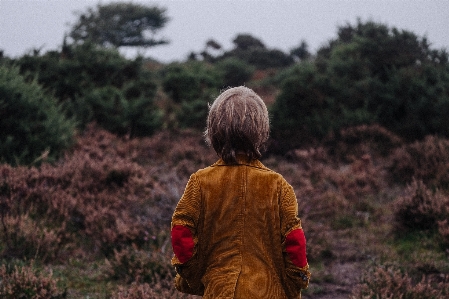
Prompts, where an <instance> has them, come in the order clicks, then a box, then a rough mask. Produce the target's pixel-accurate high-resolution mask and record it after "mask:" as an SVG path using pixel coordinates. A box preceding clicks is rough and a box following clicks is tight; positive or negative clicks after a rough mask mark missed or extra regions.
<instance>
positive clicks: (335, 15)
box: [0, 0, 449, 62]
mask: <svg viewBox="0 0 449 299" xmlns="http://www.w3.org/2000/svg"><path fill="white" fill-rule="evenodd" d="M108 2H111V1H108V0H102V1H93V0H91V1H89V0H0V49H2V50H4V53H5V55H7V56H9V57H17V56H21V55H23V54H25V53H27V52H29V51H30V50H32V49H34V48H41V47H42V49H43V51H47V50H55V49H59V47H60V46H61V45H62V40H63V37H64V33H65V32H68V30H69V28H70V27H69V26H68V23H73V22H75V21H76V19H77V17H76V15H74V11H85V10H86V8H87V7H89V6H91V7H94V6H96V4H97V3H102V4H105V3H108ZM121 2H126V1H121ZM133 2H134V3H143V4H148V5H153V4H155V5H159V6H161V7H165V8H167V13H168V15H169V17H170V18H171V20H170V22H169V23H168V24H167V26H166V27H165V28H164V29H162V30H161V31H160V33H159V35H160V36H163V37H166V38H168V39H169V40H170V41H171V42H170V44H169V45H166V46H158V47H155V48H150V49H147V50H146V51H145V52H144V54H145V55H146V56H151V57H154V58H156V59H158V60H160V61H163V62H171V61H175V60H184V59H185V58H186V56H187V55H188V53H190V52H191V51H195V52H199V51H201V50H202V49H203V48H204V45H205V42H206V41H207V40H208V39H210V38H212V39H214V40H216V41H217V42H219V43H220V44H221V45H222V46H223V47H224V48H225V49H231V48H232V40H233V38H234V37H235V36H236V35H237V34H238V33H249V34H251V35H253V36H254V37H257V38H259V39H260V40H261V41H262V42H264V43H265V45H266V46H267V47H269V48H278V49H280V50H283V51H286V52H287V51H289V50H290V49H292V48H294V47H295V46H297V45H299V43H300V41H301V40H305V41H306V42H307V43H308V44H309V46H310V50H311V51H312V52H315V51H316V50H317V49H318V48H319V47H320V46H322V45H323V44H325V43H326V42H327V41H328V40H329V39H331V38H334V37H335V36H336V31H337V27H338V26H339V25H344V24H345V23H347V22H349V23H351V24H355V22H356V20H357V18H358V17H360V18H361V20H362V21H367V20H372V21H375V22H380V23H384V24H387V25H388V26H390V27H396V28H398V29H405V30H409V31H412V32H414V33H415V34H417V35H418V36H427V38H428V40H429V42H431V43H432V48H436V49H441V48H446V49H448V50H449V0H427V1H418V0H315V1H309V0H296V1H293V0H276V1H275V0H271V1H268V0H259V1H258V0H252V1H250V0H240V1H237V0H209V1H204V0H171V1H143V0H134V1H133Z"/></svg>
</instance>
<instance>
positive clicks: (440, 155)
mask: <svg viewBox="0 0 449 299" xmlns="http://www.w3.org/2000/svg"><path fill="white" fill-rule="evenodd" d="M389 168H390V172H391V174H392V176H393V178H394V179H395V180H396V181H399V182H402V183H407V182H410V181H411V180H412V178H416V179H417V180H422V181H423V182H424V183H425V184H426V185H428V186H430V187H432V188H443V189H448V188H449V140H447V139H443V138H439V137H437V136H427V137H426V138H425V139H424V140H422V141H416V142H414V143H412V144H406V145H404V146H402V147H400V148H397V149H396V150H395V151H394V152H393V154H392V156H391V165H390V167H389Z"/></svg>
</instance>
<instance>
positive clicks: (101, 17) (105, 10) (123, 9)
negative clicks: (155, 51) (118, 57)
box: [69, 2, 169, 47]
mask: <svg viewBox="0 0 449 299" xmlns="http://www.w3.org/2000/svg"><path fill="white" fill-rule="evenodd" d="M78 17H79V18H78V21H77V22H76V23H75V24H73V25H72V28H71V31H70V34H69V36H70V37H71V38H72V39H73V40H74V42H75V43H84V42H91V43H94V44H98V45H101V46H112V47H123V46H130V47H152V46H156V45H162V44H166V43H168V41H167V40H164V39H156V38H155V35H156V33H157V32H158V31H159V30H161V29H162V28H163V27H164V26H165V24H166V23H167V22H168V20H169V19H168V17H167V15H166V10H165V9H164V8H159V7H157V6H153V7H150V6H145V5H141V4H135V3H131V2H130V3H121V2H116V3H109V4H104V5H102V4H98V5H97V7H96V9H93V8H89V9H88V10H87V12H84V13H80V14H79V16H78Z"/></svg>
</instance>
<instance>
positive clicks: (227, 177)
mask: <svg viewBox="0 0 449 299" xmlns="http://www.w3.org/2000/svg"><path fill="white" fill-rule="evenodd" d="M268 135H269V117H268V111H267V108H266V106H265V104H264V102H263V101H262V99H261V98H260V97H259V96H258V95H257V94H256V93H255V92H254V91H252V90H251V89H249V88H246V87H243V86H241V87H235V88H230V89H228V90H226V91H224V92H223V93H222V94H221V95H219V96H218V98H217V99H216V100H215V101H214V103H213V104H212V106H211V107H210V109H209V115H208V117H207V128H206V132H205V137H206V141H207V142H208V144H210V145H212V147H213V148H214V150H215V151H216V153H217V155H218V156H219V158H220V159H219V160H218V161H217V162H216V163H215V164H213V165H211V166H209V167H207V168H204V169H201V170H198V171H197V172H196V173H194V174H192V175H191V176H190V179H189V181H188V183H187V186H186V189H185V191H184V194H183V196H182V198H181V200H180V201H179V203H178V205H177V207H176V209H175V211H174V214H173V218H172V225H171V227H172V231H171V237H172V246H173V252H174V254H175V255H174V257H173V259H172V264H173V265H174V266H175V268H176V270H177V272H178V274H177V275H176V278H175V286H176V288H177V289H178V290H179V291H181V292H184V293H189V294H194V295H200V296H203V298H206V299H211V298H251V299H256V298H276V299H283V298H300V297H301V289H304V288H307V286H308V283H309V279H310V272H309V271H308V269H309V266H308V263H307V258H306V240H305V237H304V233H303V231H302V228H301V220H300V219H299V218H298V217H297V212H298V204H297V202H296V197H295V194H294V191H293V188H292V187H291V186H290V185H289V184H288V183H287V182H286V181H285V179H284V178H283V177H282V176H281V175H280V174H278V173H276V172H274V171H272V170H270V169H268V168H266V167H265V166H264V165H263V164H262V163H261V162H260V161H259V160H258V159H259V158H260V157H261V150H262V149H263V147H264V145H265V143H266V141H267V139H268Z"/></svg>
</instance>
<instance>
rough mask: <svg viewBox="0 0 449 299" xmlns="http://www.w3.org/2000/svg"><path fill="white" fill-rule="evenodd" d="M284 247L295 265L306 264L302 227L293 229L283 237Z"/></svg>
mask: <svg viewBox="0 0 449 299" xmlns="http://www.w3.org/2000/svg"><path fill="white" fill-rule="evenodd" d="M285 249H286V251H287V254H288V256H289V257H290V259H291V261H292V262H293V264H295V266H297V267H299V268H302V267H305V266H306V265H307V257H306V237H305V236H304V232H303V230H302V229H294V230H292V231H291V232H289V233H288V235H287V236H286V238H285Z"/></svg>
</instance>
